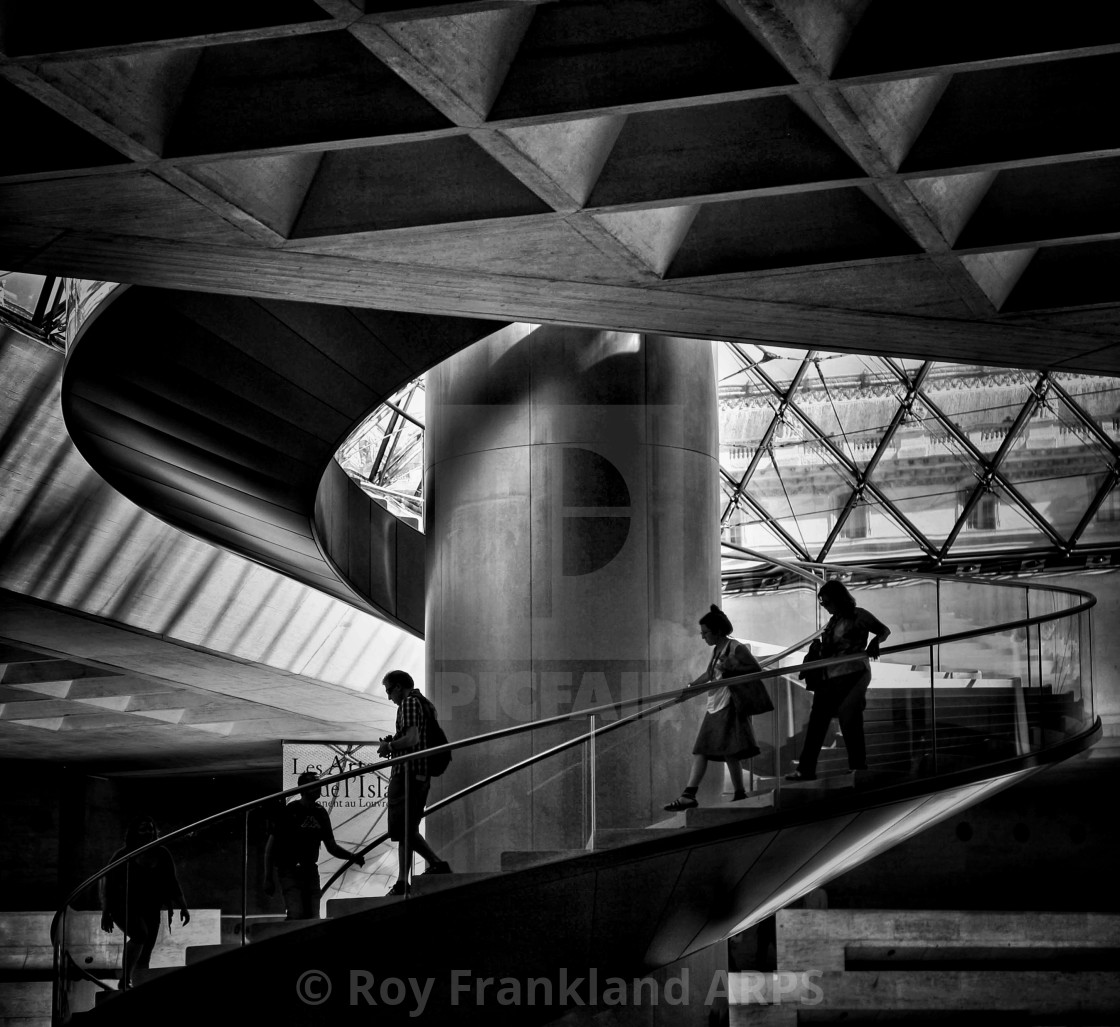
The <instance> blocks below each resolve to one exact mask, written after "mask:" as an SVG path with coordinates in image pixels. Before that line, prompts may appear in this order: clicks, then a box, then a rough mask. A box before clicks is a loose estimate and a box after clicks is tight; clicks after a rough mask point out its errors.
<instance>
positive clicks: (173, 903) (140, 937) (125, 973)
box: [101, 816, 191, 990]
mask: <svg viewBox="0 0 1120 1027" xmlns="http://www.w3.org/2000/svg"><path fill="white" fill-rule="evenodd" d="M158 837H159V831H158V830H157V829H156V824H155V821H154V820H152V818H151V817H148V816H141V817H137V818H136V819H135V820H133V821H132V823H130V824H129V825H128V828H127V830H126V831H125V836H124V846H123V848H120V849H117V851H116V852H114V853H113V860H117V859H120V857H121V856H124V855H126V854H127V853H129V852H133V851H135V850H136V849H139V848H141V847H142V846H144V845H147V844H148V843H149V842H154V841H155V840H156V839H157V838H158ZM110 862H111V861H110ZM164 909H166V910H167V929H168V930H171V914H172V911H173V910H174V909H178V910H179V920H180V922H181V923H182V924H183V925H184V926H185V925H186V924H189V923H190V921H191V914H190V911H189V910H188V909H187V902H186V899H184V898H183V889H182V888H181V887H180V886H179V878H178V876H177V875H176V873H175V860H174V859H172V858H171V853H170V852H168V851H167V849H166V848H165V847H164V846H162V845H157V846H155V847H154V848H151V849H148V851H147V852H143V853H141V854H140V855H139V856H136V857H134V858H133V859H131V860H129V862H128V863H125V864H122V865H121V866H119V867H117V868H115V869H114V870H111V871H109V873H108V874H107V875H106V876H105V877H103V878H101V929H102V930H103V931H105V932H107V933H109V934H112V933H113V925H114V924H115V925H116V926H117V927H119V928H120V929H121V931H122V932H123V933H124V936H125V943H124V965H123V966H122V968H121V983H120V987H121V989H122V990H123V989H125V988H129V987H131V986H132V984H133V976H134V974H135V972H136V971H137V970H147V969H148V968H149V965H150V963H151V958H152V950H153V949H154V948H155V945H156V939H157V938H158V937H159V919H160V914H161V913H162V912H163V910H164Z"/></svg>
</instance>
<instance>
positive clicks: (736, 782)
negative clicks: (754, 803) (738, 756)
mask: <svg viewBox="0 0 1120 1027" xmlns="http://www.w3.org/2000/svg"><path fill="white" fill-rule="evenodd" d="M727 776H728V777H729V778H731V787H732V788H733V789H734V797H735V798H736V799H745V798H746V797H747V791H746V789H745V788H744V787H743V765H742V764H741V763H740V762H739V761H738V760H728V761H727Z"/></svg>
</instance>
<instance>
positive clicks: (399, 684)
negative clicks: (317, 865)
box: [377, 670, 451, 895]
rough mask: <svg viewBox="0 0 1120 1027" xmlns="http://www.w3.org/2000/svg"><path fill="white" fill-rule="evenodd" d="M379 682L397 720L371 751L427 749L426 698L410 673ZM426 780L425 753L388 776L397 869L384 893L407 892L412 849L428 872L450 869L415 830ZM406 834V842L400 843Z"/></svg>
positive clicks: (390, 675) (395, 674) (427, 784)
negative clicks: (423, 861)
mask: <svg viewBox="0 0 1120 1027" xmlns="http://www.w3.org/2000/svg"><path fill="white" fill-rule="evenodd" d="M381 684H382V685H383V686H384V687H385V694H386V695H387V696H388V697H389V699H390V700H391V701H392V702H394V703H395V704H396V707H397V723H396V733H395V734H394V735H393V736H392V737H391V738H388V737H387V738H383V739H382V740H381V745H380V746H379V748H378V750H377V755H378V756H380V757H381V758H382V759H389V758H390V757H393V756H401V755H403V754H404V753H408V752H417V751H419V750H420V749H426V748H428V745H429V742H428V711H427V710H426V709H425V703H427V702H428V700H427V699H425V698H424V696H423V695H421V694H420V690H419V689H418V688H417V687H416V684H415V682H414V681H413V680H412V675H411V674H409V673H408V672H407V671H403V670H391V671H389V673H388V674H386V675H385V676H384V677H383V678H382V679H381ZM406 774H410V775H411V777H410V779H409V782H408V810H407V811H406V810H405V775H406ZM431 783H432V782H431V778H430V777H429V776H428V760H427V758H426V757H421V758H420V759H417V760H410V761H409V762H408V763H397V764H394V766H393V770H392V773H391V774H390V777H389V803H388V805H389V840H390V841H394V842H396V843H397V864H398V867H399V870H398V872H397V883H396V884H394V885H393V886H392V887H391V888H390V889H389V892H388V894H389V895H404V894H405V893H406V892H407V891H408V864H409V863H411V862H412V857H411V854H412V853H413V852H418V853H419V854H420V855H421V856H423V857H424V859H425V861H426V862H427V864H428V871H427V872H428V873H429V874H449V873H451V867H450V866H449V865H448V864H447V862H446V861H444V860H442V859H440V858H439V856H437V855H436V854H435V852H434V851H433V849H432V847H431V846H430V845H429V844H428V843H427V842H426V841H425V840H424V836H423V835H422V834H421V833H420V818H421V817H423V815H424V807H425V805H427V802H428V789H429V788H430V787H431ZM406 812H407V815H406ZM406 825H407V832H406ZM406 833H407V838H408V845H407V846H405V845H403V844H401V842H402V841H403V840H404V838H405V837H406ZM406 850H407V852H406Z"/></svg>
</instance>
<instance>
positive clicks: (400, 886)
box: [385, 881, 408, 895]
mask: <svg viewBox="0 0 1120 1027" xmlns="http://www.w3.org/2000/svg"><path fill="white" fill-rule="evenodd" d="M385 894H386V895H407V894H408V885H407V884H405V883H404V881H398V882H397V883H396V884H394V885H393V887H392V888H390V889H389V890H388V891H387V892H386V893H385Z"/></svg>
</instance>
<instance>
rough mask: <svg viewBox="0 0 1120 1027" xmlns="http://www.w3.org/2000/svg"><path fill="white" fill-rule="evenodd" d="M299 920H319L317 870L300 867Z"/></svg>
mask: <svg viewBox="0 0 1120 1027" xmlns="http://www.w3.org/2000/svg"><path fill="white" fill-rule="evenodd" d="M299 891H300V910H299V919H300V920H318V919H319V868H318V867H317V866H314V867H300V875H299Z"/></svg>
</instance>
